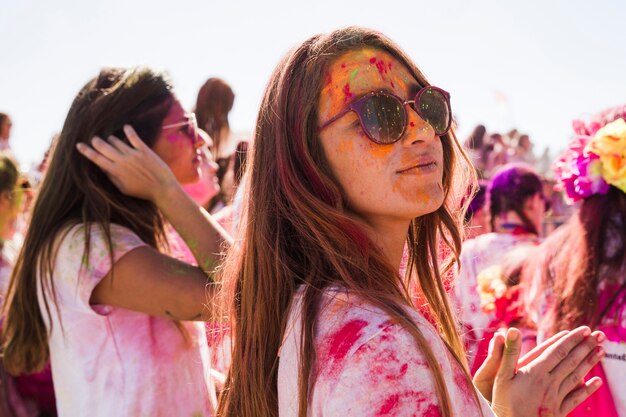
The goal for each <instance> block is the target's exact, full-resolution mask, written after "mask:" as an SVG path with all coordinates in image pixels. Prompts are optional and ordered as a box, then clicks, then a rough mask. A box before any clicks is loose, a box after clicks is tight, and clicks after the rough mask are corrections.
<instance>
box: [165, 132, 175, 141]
mask: <svg viewBox="0 0 626 417" xmlns="http://www.w3.org/2000/svg"><path fill="white" fill-rule="evenodd" d="M165 138H166V139H167V141H168V142H169V143H176V142H178V135H177V134H170V135H167V136H166V137H165Z"/></svg>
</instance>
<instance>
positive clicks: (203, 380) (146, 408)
mask: <svg viewBox="0 0 626 417" xmlns="http://www.w3.org/2000/svg"><path fill="white" fill-rule="evenodd" d="M83 230H84V229H83V225H79V226H74V227H72V228H71V229H69V231H68V232H67V234H65V235H64V236H63V237H62V238H61V239H59V240H58V241H57V242H56V249H57V250H56V256H55V262H54V270H53V277H54V285H55V289H56V293H57V299H58V306H59V310H58V312H57V309H56V308H55V306H54V304H53V303H52V297H51V296H50V295H49V292H48V291H47V290H46V292H47V298H48V300H49V302H50V313H51V318H52V320H51V321H49V320H48V317H47V314H46V313H45V311H46V310H45V306H44V304H43V299H42V293H41V290H42V287H41V286H40V288H39V291H40V293H39V305H40V308H41V309H42V312H43V317H44V322H45V323H46V326H47V328H48V330H49V331H50V339H49V348H50V361H51V365H52V376H53V380H54V389H55V394H56V399H57V409H58V412H59V416H61V417H79V416H81V417H82V416H90V417H99V416H102V417H105V416H106V417H110V416H120V417H123V416H133V417H144V416H145V417H160V416H163V417H165V416H168V417H169V416H172V415H176V416H180V417H204V416H211V415H213V411H212V410H213V409H214V406H215V400H214V391H212V386H211V381H210V377H209V372H210V365H209V360H208V358H209V353H208V348H207V343H206V337H205V335H204V326H203V324H202V323H190V322H185V323H183V324H182V325H183V326H184V327H185V329H186V330H187V331H188V333H189V336H190V344H186V343H185V341H184V339H183V335H182V333H181V332H180V330H179V329H178V328H177V327H176V325H175V323H174V322H173V321H172V320H168V319H163V318H159V317H152V316H149V315H147V314H143V313H139V312H135V311H130V310H125V309H122V308H114V307H111V306H104V305H90V304H89V299H90V297H91V293H92V292H93V289H94V288H95V286H96V285H97V284H98V283H99V282H100V280H101V279H102V278H103V277H104V276H105V275H106V274H107V273H108V272H109V270H110V269H111V263H110V259H109V254H108V250H107V248H106V246H105V240H104V234H103V233H102V231H101V230H100V228H99V227H97V226H93V227H92V228H91V250H90V251H89V254H88V256H86V255H85V256H83V252H84V243H85V240H84V234H83ZM111 237H112V241H113V245H114V247H113V251H114V261H117V260H119V259H120V258H121V257H122V256H124V255H125V254H126V253H128V252H130V251H131V250H133V249H135V248H138V247H140V246H144V245H145V243H144V242H142V241H141V240H140V239H139V237H138V236H137V235H135V234H134V233H133V232H131V231H130V230H128V229H126V228H124V227H121V226H118V225H111ZM87 259H88V260H89V263H88V266H87V264H86V262H85V261H87ZM38 282H39V283H41V277H39V279H38ZM43 288H45V286H44V287H43ZM59 313H60V315H59ZM60 319H61V320H60Z"/></svg>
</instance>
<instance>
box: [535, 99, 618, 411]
mask: <svg viewBox="0 0 626 417" xmlns="http://www.w3.org/2000/svg"><path fill="white" fill-rule="evenodd" d="M574 133H575V137H574V139H573V140H572V141H571V142H570V143H569V146H568V148H567V150H566V151H565V152H564V153H563V155H561V157H560V158H559V159H558V160H557V161H556V162H555V164H554V171H555V178H556V179H557V186H558V189H559V190H561V191H564V192H565V195H566V198H567V201H569V202H570V203H575V202H579V206H578V210H577V211H576V212H575V213H574V215H573V216H572V217H571V218H570V220H569V221H568V222H567V223H566V224H565V225H563V226H561V227H560V228H559V229H557V230H556V231H555V232H554V233H553V234H552V235H551V236H550V237H548V239H546V241H545V242H544V243H543V244H542V245H541V246H540V247H539V248H538V251H537V256H536V257H535V262H534V263H533V265H534V276H533V278H532V282H531V290H530V291H529V293H528V299H527V304H528V306H529V310H530V312H531V318H533V319H534V320H535V322H536V323H537V326H538V339H539V341H541V340H544V339H546V338H548V337H550V336H551V335H553V334H555V333H558V332H559V331H561V330H562V329H566V328H570V327H571V326H576V325H587V326H589V327H591V328H592V329H599V330H602V331H603V332H604V333H605V334H606V337H607V341H606V342H605V344H604V348H605V351H606V356H605V357H604V358H603V359H602V361H601V363H599V364H598V365H597V366H596V367H595V368H594V369H593V370H592V372H591V374H592V375H598V376H601V377H602V378H603V379H604V380H605V381H606V382H607V383H606V384H604V385H603V386H602V388H601V390H600V392H599V393H598V394H600V395H594V396H592V397H591V398H589V400H587V401H585V403H583V404H582V405H581V406H580V407H578V408H577V409H576V411H575V413H574V414H573V416H576V417H578V416H600V415H601V416H605V417H613V416H622V417H624V416H626V390H625V389H624V387H625V386H626V168H625V167H626V105H621V106H617V107H613V108H610V109H607V110H605V111H603V112H601V113H599V114H597V115H595V116H594V117H592V118H591V119H589V120H587V121H583V120H576V121H575V122H574Z"/></svg>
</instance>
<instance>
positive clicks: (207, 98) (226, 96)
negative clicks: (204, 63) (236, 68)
mask: <svg viewBox="0 0 626 417" xmlns="http://www.w3.org/2000/svg"><path fill="white" fill-rule="evenodd" d="M234 102H235V93H234V92H233V90H232V88H230V86H229V85H228V84H227V83H226V82H225V81H224V80H222V79H220V78H209V79H208V80H207V81H206V82H205V83H204V84H203V85H202V87H200V91H198V97H197V99H196V107H195V112H196V117H197V118H198V126H199V127H200V128H201V129H203V130H204V131H205V132H207V133H208V134H209V136H210V137H211V139H212V140H213V144H212V146H211V147H210V149H211V152H212V153H213V156H214V157H215V159H216V161H218V165H219V164H220V162H219V161H220V160H221V159H226V158H228V157H229V156H230V155H231V154H232V153H233V152H234V151H235V148H236V146H237V143H236V142H235V139H234V138H233V137H232V132H231V130H230V123H229V121H228V113H230V111H231V110H232V108H233V104H234Z"/></svg>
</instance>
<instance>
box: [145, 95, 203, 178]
mask: <svg viewBox="0 0 626 417" xmlns="http://www.w3.org/2000/svg"><path fill="white" fill-rule="evenodd" d="M190 116H191V115H190V114H188V113H187V112H185V110H184V109H183V106H182V105H181V104H180V101H179V100H178V99H176V98H175V99H174V101H173V103H172V105H171V107H170V110H169V112H168V113H167V115H166V116H165V118H164V119H163V122H162V126H165V127H164V128H162V129H161V132H160V133H159V135H158V136H157V138H156V139H155V141H154V145H153V146H152V150H153V151H154V152H155V153H156V154H157V155H159V157H160V158H161V159H162V160H163V161H164V162H165V163H166V164H167V165H168V166H169V167H170V169H171V170H172V172H173V173H174V176H175V177H176V179H177V180H178V182H180V183H181V184H189V183H193V182H196V181H198V180H199V179H200V176H201V163H202V160H203V159H202V158H203V156H202V154H201V148H202V147H205V146H206V141H205V139H204V138H203V136H202V135H201V134H200V133H199V131H198V129H197V127H196V126H195V124H194V123H193V122H192V119H190ZM170 125H174V126H175V127H167V126H170Z"/></svg>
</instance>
